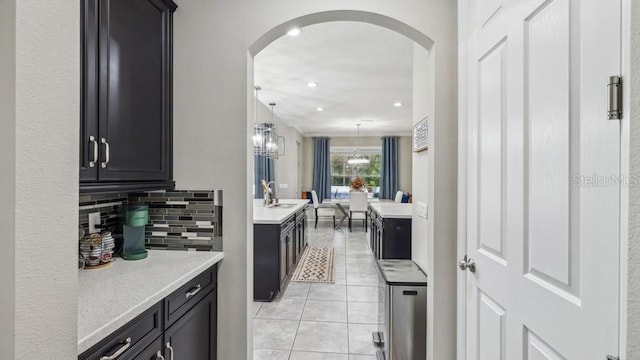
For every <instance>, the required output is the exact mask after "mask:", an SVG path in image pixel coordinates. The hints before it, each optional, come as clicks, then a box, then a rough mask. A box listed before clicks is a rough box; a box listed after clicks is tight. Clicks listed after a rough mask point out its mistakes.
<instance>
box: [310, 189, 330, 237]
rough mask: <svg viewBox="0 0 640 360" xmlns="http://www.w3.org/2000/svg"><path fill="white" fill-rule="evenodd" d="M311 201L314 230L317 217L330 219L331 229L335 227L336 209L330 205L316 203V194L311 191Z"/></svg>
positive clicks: (316, 226)
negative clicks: (314, 219)
mask: <svg viewBox="0 0 640 360" xmlns="http://www.w3.org/2000/svg"><path fill="white" fill-rule="evenodd" d="M311 200H312V201H313V210H314V212H315V216H316V224H315V226H314V229H317V228H318V217H320V216H322V217H332V218H333V227H334V228H335V227H336V209H335V208H334V207H333V206H332V205H330V204H328V205H327V204H321V203H320V201H318V193H316V191H315V190H311Z"/></svg>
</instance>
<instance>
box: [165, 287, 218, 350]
mask: <svg viewBox="0 0 640 360" xmlns="http://www.w3.org/2000/svg"><path fill="white" fill-rule="evenodd" d="M216 338H217V336H216V290H213V291H212V292H211V293H209V295H207V296H206V297H205V298H203V299H202V300H200V302H199V303H198V304H197V305H196V306H194V307H193V308H192V309H191V310H189V312H187V313H186V314H185V315H184V316H183V317H182V318H180V320H178V321H176V322H175V323H174V324H173V325H171V327H170V328H168V329H167V330H166V331H165V332H164V354H165V358H166V359H175V360H179V359H185V360H186V359H188V360H215V359H216ZM172 352H173V354H172ZM172 355H173V356H172Z"/></svg>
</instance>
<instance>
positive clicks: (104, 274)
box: [78, 250, 224, 359]
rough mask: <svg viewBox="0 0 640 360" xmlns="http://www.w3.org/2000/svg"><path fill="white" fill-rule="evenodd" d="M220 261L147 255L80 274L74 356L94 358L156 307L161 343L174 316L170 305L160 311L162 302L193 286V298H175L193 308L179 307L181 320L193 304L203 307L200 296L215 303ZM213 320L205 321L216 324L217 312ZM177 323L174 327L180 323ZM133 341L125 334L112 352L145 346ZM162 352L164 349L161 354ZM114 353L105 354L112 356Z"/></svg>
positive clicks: (218, 256)
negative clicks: (102, 347)
mask: <svg viewBox="0 0 640 360" xmlns="http://www.w3.org/2000/svg"><path fill="white" fill-rule="evenodd" d="M223 257H224V253H222V252H206V251H197V252H196V251H169V250H149V255H148V257H147V258H146V259H143V260H136V261H127V260H123V259H120V258H117V260H116V261H114V262H113V263H111V265H110V266H109V267H108V268H103V269H93V270H81V271H80V272H79V274H78V281H79V286H78V289H79V290H78V354H82V353H85V352H86V353H85V354H83V356H81V358H85V356H86V358H93V356H92V354H94V353H95V351H97V350H101V349H98V348H101V345H102V343H103V342H104V340H105V339H108V338H109V337H110V335H112V334H114V333H115V334H117V333H123V328H127V327H128V326H136V325H137V324H135V323H136V322H140V323H141V321H138V320H139V319H143V320H144V315H145V313H148V312H149V311H150V310H153V309H154V307H157V308H158V309H159V310H158V311H157V312H158V314H157V315H156V316H155V317H154V318H153V319H154V321H155V323H154V324H153V326H152V328H153V330H154V332H153V334H155V335H154V336H153V337H156V338H158V339H159V338H161V337H162V330H163V328H164V327H167V328H169V325H171V323H172V322H173V318H174V317H175V316H177V315H178V313H169V311H171V309H169V308H168V306H167V309H163V308H164V307H165V306H163V303H166V304H174V302H173V298H172V296H173V294H175V293H176V292H178V291H179V290H181V288H182V287H185V286H187V287H189V286H191V285H190V284H189V283H190V282H194V281H195V282H196V283H197V284H195V283H194V284H195V285H194V286H195V289H193V290H191V289H187V290H191V293H192V294H193V295H191V296H186V298H185V295H184V294H177V295H178V296H179V297H180V298H183V299H188V300H191V301H192V302H193V305H191V304H188V303H187V301H184V300H183V302H184V303H183V304H182V305H185V306H184V307H183V309H182V310H184V311H181V312H180V314H179V315H180V316H182V315H185V313H186V310H187V307H191V306H193V308H194V309H196V308H197V307H198V305H196V303H197V302H200V303H202V302H203V301H204V297H207V296H210V295H213V296H214V299H213V303H214V304H215V287H216V284H215V276H216V275H217V268H216V265H217V263H218V262H220V261H221V260H222V259H223ZM204 275H206V276H204ZM205 278H206V279H205ZM205 280H206V282H205ZM187 294H190V293H189V292H187ZM208 294H210V295H208ZM201 300H202V301H201ZM165 311H167V312H166V313H165ZM211 315H212V316H213V319H208V321H209V322H212V321H213V322H215V312H213V313H212V314H211ZM141 317H142V318H141ZM184 317H187V315H185V316H184ZM149 319H151V318H149ZM175 320H177V321H176V323H178V322H180V321H181V320H182V319H180V320H178V319H177V318H176V319H175ZM132 323H134V324H133V325H132ZM149 333H152V332H151V331H149ZM213 335H215V332H214V334H213ZM132 338H133V340H132ZM214 339H215V338H214ZM127 340H128V342H127ZM135 340H136V337H135V336H126V335H123V339H121V340H117V341H116V344H119V343H120V342H122V346H117V347H116V348H115V350H117V349H118V348H123V347H125V346H126V347H127V349H125V350H126V351H127V352H128V351H134V350H135V351H137V349H134V348H136V346H137V345H139V346H138V347H142V345H143V344H135ZM139 340H142V339H139ZM152 340H154V339H149V341H150V342H151V341H152ZM140 342H141V343H142V342H143V341H140ZM107 345H108V344H107ZM146 345H148V344H146ZM129 348H131V349H129ZM163 348H164V346H163V347H161V348H160V350H162V349H163ZM214 349H215V347H214ZM87 350H90V351H87ZM115 350H113V349H106V350H104V351H106V352H107V353H108V354H112V353H113V352H114V351H115ZM176 351H177V350H176ZM87 353H91V354H87ZM153 353H154V354H155V351H154V352H153ZM162 353H164V351H162ZM123 354H124V352H123ZM129 355H131V354H129ZM96 356H97V355H96ZM97 358H98V359H99V358H100V356H98V357H97Z"/></svg>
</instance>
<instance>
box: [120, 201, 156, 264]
mask: <svg viewBox="0 0 640 360" xmlns="http://www.w3.org/2000/svg"><path fill="white" fill-rule="evenodd" d="M147 223H149V207H148V206H147V205H129V206H127V208H126V210H125V216H124V224H123V225H122V235H123V238H124V242H123V244H122V253H121V256H122V258H123V259H126V260H140V259H144V258H146V257H147V251H146V250H145V249H144V237H145V225H147Z"/></svg>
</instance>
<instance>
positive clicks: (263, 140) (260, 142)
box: [252, 86, 284, 159]
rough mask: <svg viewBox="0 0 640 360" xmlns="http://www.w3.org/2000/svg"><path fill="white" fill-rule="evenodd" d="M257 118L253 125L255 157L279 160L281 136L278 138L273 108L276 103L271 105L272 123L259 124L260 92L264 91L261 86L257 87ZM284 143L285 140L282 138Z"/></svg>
mask: <svg viewBox="0 0 640 360" xmlns="http://www.w3.org/2000/svg"><path fill="white" fill-rule="evenodd" d="M255 90H256V96H255V118H254V124H253V137H252V140H253V153H254V155H262V156H266V157H268V158H270V159H277V158H278V155H283V154H279V153H278V141H279V138H282V137H281V136H278V134H277V132H276V124H275V122H274V118H273V107H274V106H275V105H276V104H275V103H270V104H269V105H271V123H260V122H258V92H259V91H260V90H262V88H260V87H259V86H256V87H255ZM282 139H283V141H284V138H282Z"/></svg>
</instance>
